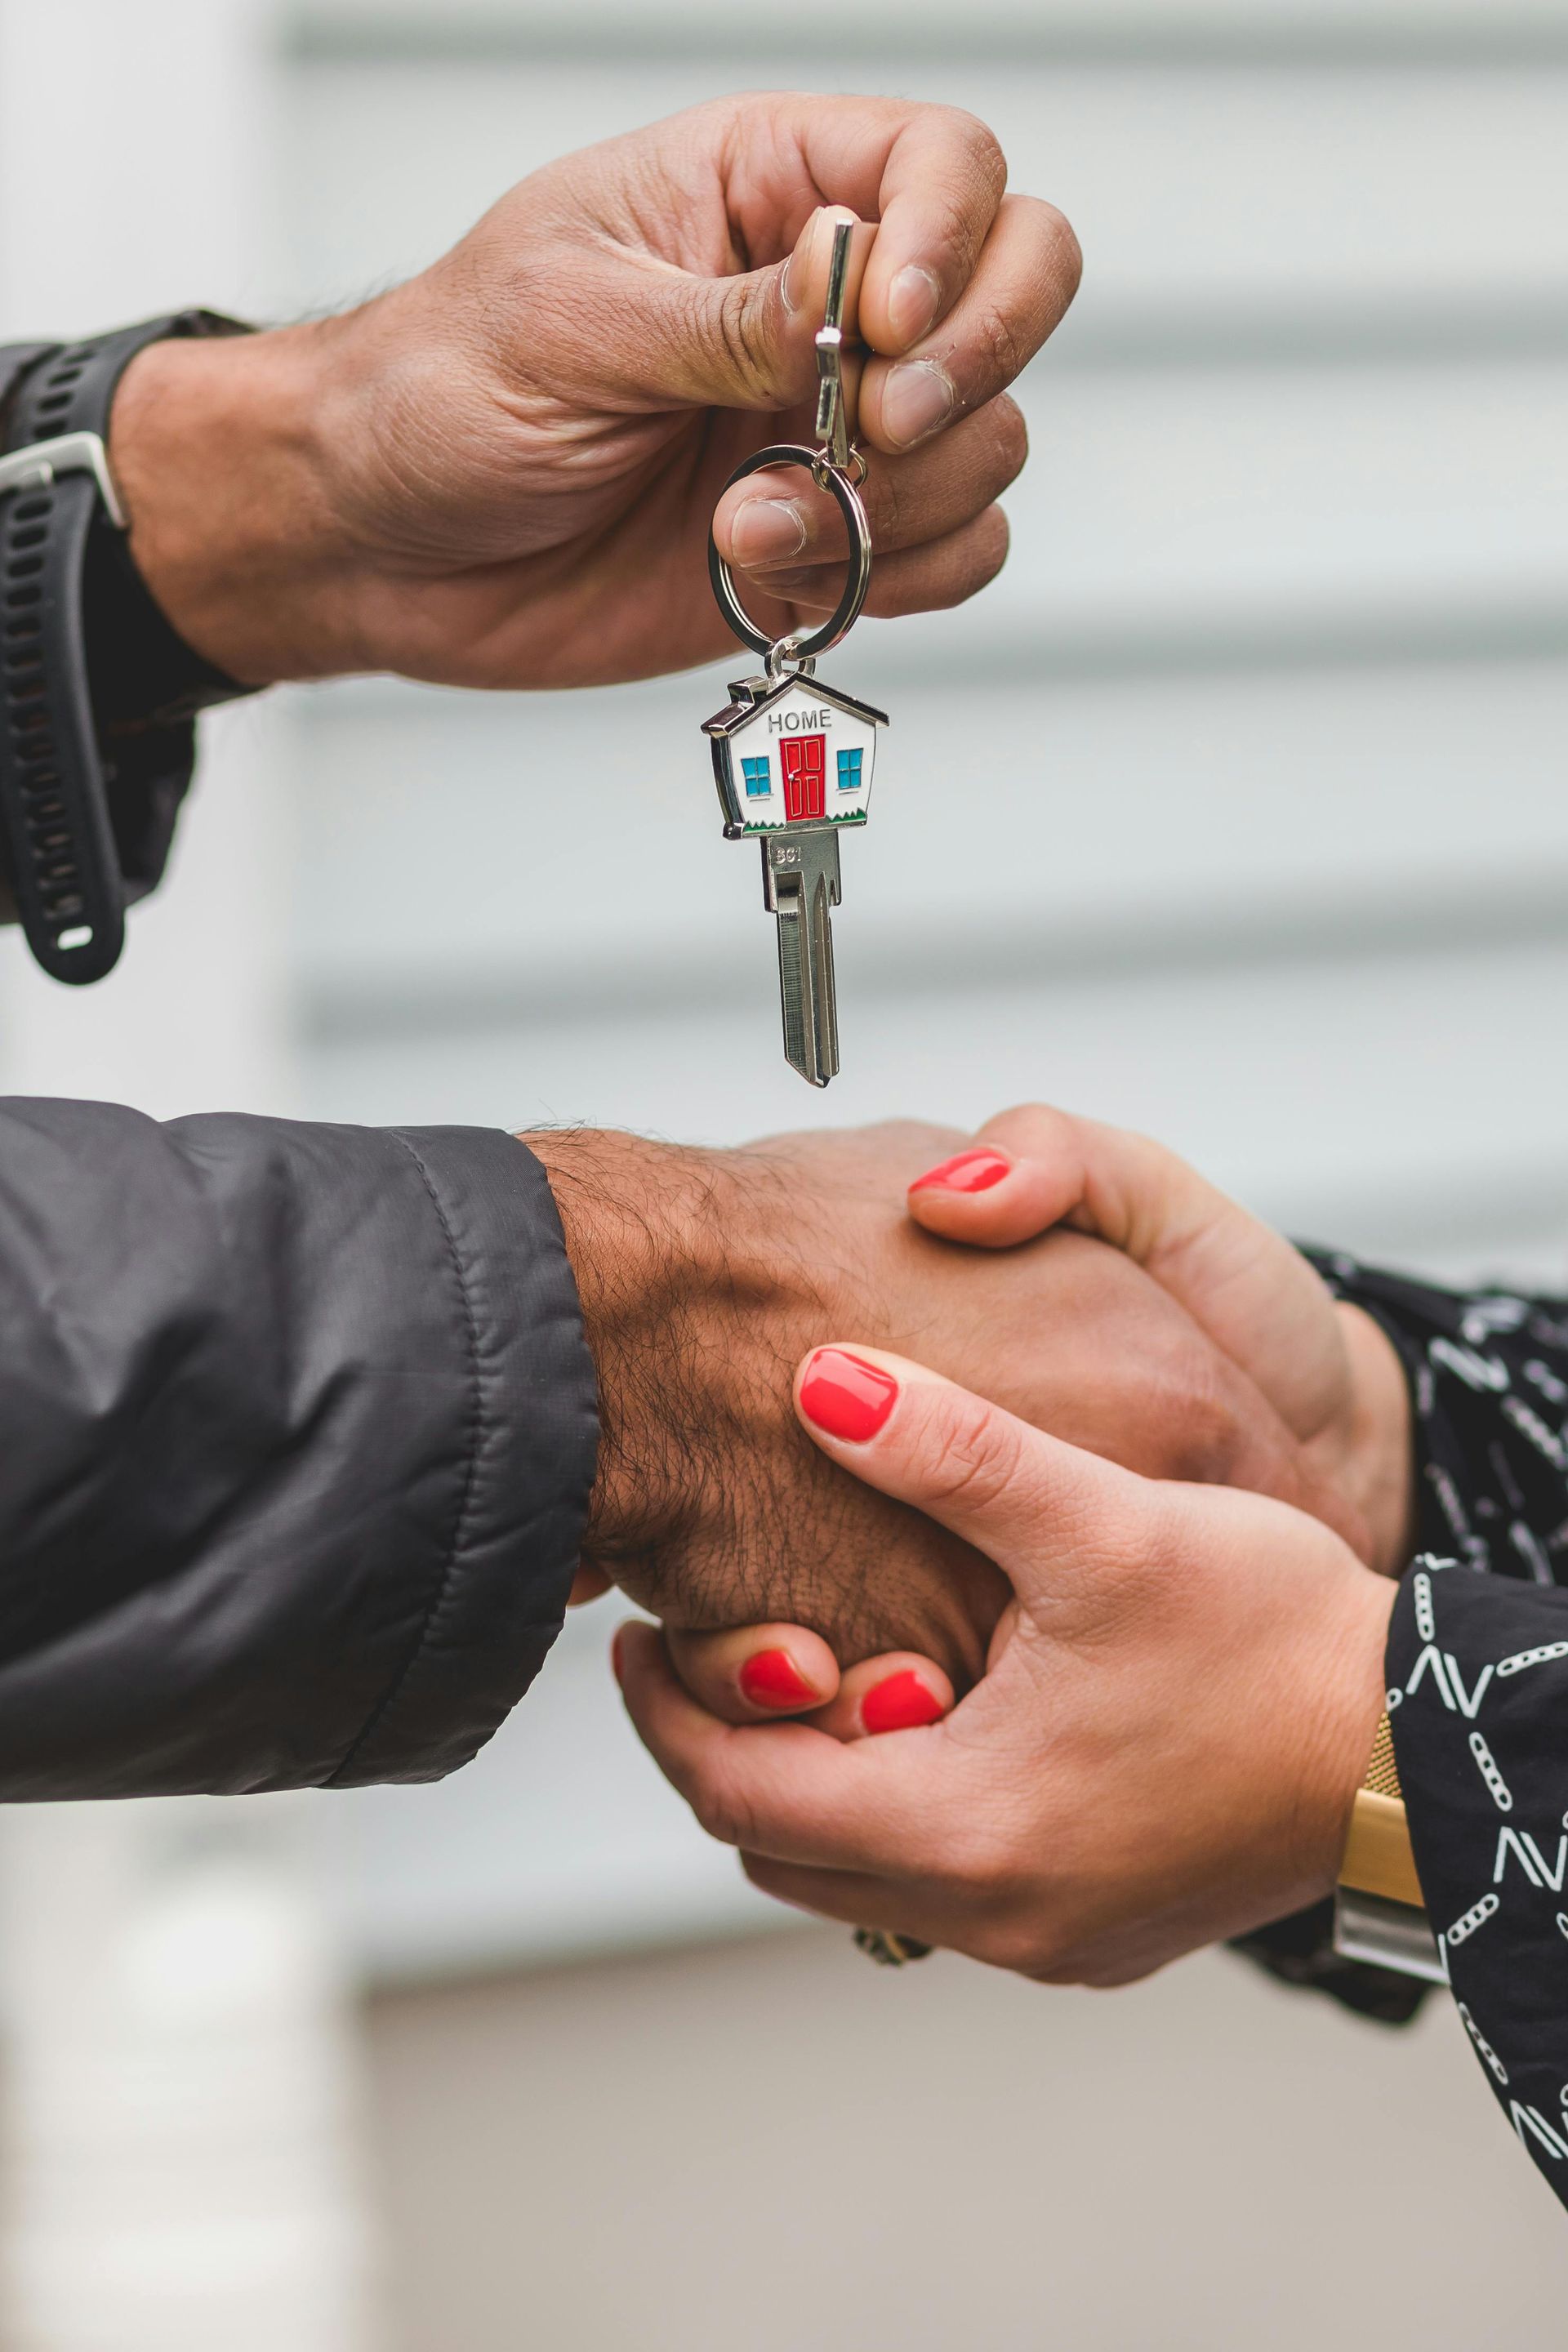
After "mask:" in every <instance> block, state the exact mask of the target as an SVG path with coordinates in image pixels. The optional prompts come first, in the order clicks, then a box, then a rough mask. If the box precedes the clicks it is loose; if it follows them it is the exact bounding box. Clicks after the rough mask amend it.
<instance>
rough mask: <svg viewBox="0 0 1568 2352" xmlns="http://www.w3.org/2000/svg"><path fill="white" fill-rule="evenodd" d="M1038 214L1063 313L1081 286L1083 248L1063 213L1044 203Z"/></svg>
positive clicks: (1053, 280) (1051, 272) (1049, 272)
mask: <svg viewBox="0 0 1568 2352" xmlns="http://www.w3.org/2000/svg"><path fill="white" fill-rule="evenodd" d="M1039 211H1040V228H1041V234H1042V240H1043V243H1044V246H1045V249H1046V256H1047V270H1048V274H1049V277H1050V278H1051V282H1052V284H1053V285H1054V286H1055V288H1056V289H1057V291H1058V299H1060V302H1061V306H1062V308H1063V310H1066V308H1067V306H1068V303H1069V302H1070V301H1071V300H1072V298H1073V296H1074V295H1075V294H1076V293H1077V292H1078V289H1079V286H1080V285H1081V284H1082V282H1083V247H1082V246H1081V245H1079V241H1078V232H1077V230H1076V229H1075V228H1074V227H1073V225H1072V223H1071V221H1069V220H1068V216H1067V215H1066V214H1065V213H1063V212H1058V210H1057V207H1056V205H1047V204H1045V203H1043V202H1042V203H1041V204H1040V205H1039Z"/></svg>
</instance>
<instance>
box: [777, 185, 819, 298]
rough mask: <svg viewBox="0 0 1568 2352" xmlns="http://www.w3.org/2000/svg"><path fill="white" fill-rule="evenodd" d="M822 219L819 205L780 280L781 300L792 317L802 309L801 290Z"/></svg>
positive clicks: (799, 237) (786, 264)
mask: <svg viewBox="0 0 1568 2352" xmlns="http://www.w3.org/2000/svg"><path fill="white" fill-rule="evenodd" d="M821 218H822V207H821V205H818V206H817V208H816V211H815V212H814V213H813V214H812V215H811V217H810V219H809V220H808V221H807V222H806V224H805V227H804V228H803V229H802V230H801V233H800V235H799V236H797V237H796V238H795V251H794V252H793V253H792V254H791V255H790V257H789V259H788V260H787V261H786V262H785V263H784V276H783V277H782V278H780V279H779V296H780V299H781V300H782V301H783V303H784V309H785V310H787V311H789V312H790V314H791V316H792V317H793V316H794V314H795V311H796V310H799V308H800V289H801V288H802V286H804V285H805V277H806V264H807V262H808V261H809V260H810V257H811V248H812V245H813V243H814V241H815V239H816V224H817V222H818V221H819V220H820V219H821Z"/></svg>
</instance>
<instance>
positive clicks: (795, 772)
mask: <svg viewBox="0 0 1568 2352" xmlns="http://www.w3.org/2000/svg"><path fill="white" fill-rule="evenodd" d="M730 692H731V696H732V697H733V699H732V700H731V702H730V703H729V704H728V705H727V706H726V707H725V709H722V710H721V711H720V712H719V714H718V716H717V717H716V718H713V719H707V720H705V721H704V723H703V728H702V732H703V733H704V735H706V736H707V737H708V738H709V739H710V741H711V743H712V746H713V777H714V781H715V782H716V783H717V785H718V787H719V805H720V807H721V809H722V811H723V813H724V831H725V834H726V835H727V836H728V838H729V839H730V840H731V841H739V840H741V839H742V837H743V836H744V835H746V834H749V833H773V832H774V831H776V830H777V829H778V827H779V826H781V825H796V824H801V825H804V824H833V825H838V824H865V822H866V816H867V812H868V804H869V802H870V798H871V771H872V767H873V765H874V764H875V761H876V757H877V730H878V728H879V727H885V726H886V725H887V724H888V718H887V713H886V712H885V711H882V710H873V709H872V708H871V706H870V704H869V703H868V702H858V701H857V700H856V698H855V697H854V696H853V695H852V694H845V693H843V692H842V691H841V690H840V688H837V687H836V686H824V685H823V684H822V683H821V681H820V680H819V679H817V678H815V677H799V676H798V675H797V676H792V677H785V678H783V679H781V680H780V681H779V683H778V684H777V685H774V684H773V683H772V682H771V681H770V680H769V679H767V678H765V677H744V678H742V679H741V680H740V681H739V682H738V683H737V684H734V685H732V686H731V688H730Z"/></svg>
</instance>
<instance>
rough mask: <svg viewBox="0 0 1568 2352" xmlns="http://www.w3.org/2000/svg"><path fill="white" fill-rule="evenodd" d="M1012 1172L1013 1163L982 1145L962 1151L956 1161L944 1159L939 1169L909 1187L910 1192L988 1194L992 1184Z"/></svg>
mask: <svg viewBox="0 0 1568 2352" xmlns="http://www.w3.org/2000/svg"><path fill="white" fill-rule="evenodd" d="M1012 1173H1013V1163H1012V1161H1011V1160H1008V1159H1005V1157H1004V1156H1003V1154H1002V1153H1001V1152H1000V1151H993V1150H990V1149H989V1147H988V1146H982V1147H981V1149H980V1150H977V1151H961V1152H960V1153H959V1154H958V1156H957V1157H956V1159H953V1160H943V1161H942V1165H941V1166H940V1167H938V1168H928V1169H927V1171H926V1172H925V1174H924V1175H923V1176H917V1177H916V1178H915V1181H914V1182H913V1183H912V1184H911V1185H910V1192H989V1191H990V1190H991V1187H992V1185H993V1184H1000V1182H1001V1181H1002V1179H1003V1177H1004V1176H1010V1175H1011V1174H1012Z"/></svg>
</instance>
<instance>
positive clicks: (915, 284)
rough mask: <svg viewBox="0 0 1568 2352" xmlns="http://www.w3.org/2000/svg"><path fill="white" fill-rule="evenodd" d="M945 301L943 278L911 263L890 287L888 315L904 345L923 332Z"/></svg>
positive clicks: (914, 262)
mask: <svg viewBox="0 0 1568 2352" xmlns="http://www.w3.org/2000/svg"><path fill="white" fill-rule="evenodd" d="M941 302H942V281H941V279H940V278H938V277H937V274H936V272H935V270H934V269H922V268H921V265H920V263H919V262H918V261H910V262H907V263H906V264H905V266H904V268H902V269H900V272H899V274H898V276H897V277H896V278H894V280H893V282H892V284H891V285H890V286H889V289H888V318H889V323H890V324H891V327H892V330H893V332H894V334H895V335H896V336H897V338H898V340H899V341H900V343H901V344H906V345H907V344H910V343H912V342H914V341H915V340H916V339H917V337H919V336H921V335H923V334H924V333H925V331H926V329H927V328H928V327H929V326H930V325H931V321H932V320H933V319H934V318H935V317H936V314H937V310H938V309H939V307H940V305H941Z"/></svg>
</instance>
